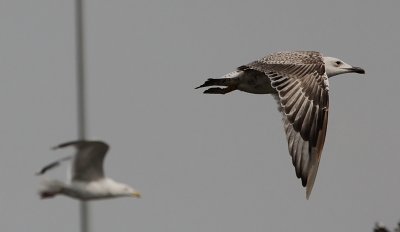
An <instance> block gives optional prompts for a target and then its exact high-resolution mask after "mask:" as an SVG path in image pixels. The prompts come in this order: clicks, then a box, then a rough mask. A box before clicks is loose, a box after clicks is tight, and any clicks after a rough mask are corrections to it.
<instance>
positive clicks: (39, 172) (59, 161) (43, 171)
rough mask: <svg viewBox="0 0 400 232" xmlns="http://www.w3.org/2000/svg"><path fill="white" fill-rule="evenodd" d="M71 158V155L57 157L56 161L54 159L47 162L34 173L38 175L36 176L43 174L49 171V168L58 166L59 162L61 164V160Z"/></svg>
mask: <svg viewBox="0 0 400 232" xmlns="http://www.w3.org/2000/svg"><path fill="white" fill-rule="evenodd" d="M72 158H73V156H66V157H63V158H61V159H58V160H56V161H54V162H51V163H49V164H47V165H46V166H44V167H43V168H42V169H40V171H38V172H37V173H36V175H38V176H40V175H43V174H45V173H46V172H47V171H49V170H51V169H53V168H55V167H58V166H60V164H61V163H62V162H64V161H67V160H70V159H72Z"/></svg>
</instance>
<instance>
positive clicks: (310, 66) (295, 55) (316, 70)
mask: <svg viewBox="0 0 400 232" xmlns="http://www.w3.org/2000/svg"><path fill="white" fill-rule="evenodd" d="M343 73H361V74H364V73H365V71H364V70H363V69H362V68H359V67H353V66H351V65H349V64H346V63H345V62H343V61H341V60H340V59H337V58H333V57H323V56H322V55H321V53H319V52H315V51H297V52H278V53H273V54H270V55H267V56H265V57H263V58H261V59H259V60H256V61H254V62H251V63H250V64H247V65H243V66H240V67H238V68H237V69H236V70H235V71H233V72H231V73H228V74H226V75H225V76H223V77H221V78H219V79H211V78H210V79H208V80H207V81H206V82H205V83H204V84H202V85H200V86H199V87H197V88H202V87H209V86H224V87H225V88H220V87H212V88H209V89H207V90H205V91H204V93H206V94H226V93H229V92H232V91H234V90H240V91H244V92H248V93H254V94H272V95H273V96H274V97H275V99H276V100H277V102H278V105H279V110H280V111H281V112H282V120H283V124H284V129H285V133H286V138H287V141H288V147H289V153H290V155H291V156H292V163H293V165H294V166H295V169H296V175H297V177H298V178H301V181H302V185H303V186H304V187H306V197H307V199H308V198H309V197H310V194H311V190H312V188H313V185H314V181H315V177H316V175H317V171H318V165H319V161H320V158H321V153H322V148H323V146H324V141H325V135H326V128H327V124H328V110H329V94H328V93H329V82H328V78H329V77H332V76H335V75H338V74H343ZM197 88H196V89H197Z"/></svg>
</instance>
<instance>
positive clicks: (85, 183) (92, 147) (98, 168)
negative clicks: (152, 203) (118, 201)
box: [37, 140, 140, 200]
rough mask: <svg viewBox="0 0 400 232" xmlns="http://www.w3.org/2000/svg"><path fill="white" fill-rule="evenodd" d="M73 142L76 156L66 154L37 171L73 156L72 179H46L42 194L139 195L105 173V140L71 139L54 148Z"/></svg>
mask: <svg viewBox="0 0 400 232" xmlns="http://www.w3.org/2000/svg"><path fill="white" fill-rule="evenodd" d="M69 146H73V147H75V148H76V149H77V152H76V154H75V155H74V156H68V157H64V158H62V159H59V160H57V161H55V162H52V163H50V164H48V165H46V166H45V167H43V168H42V169H41V170H40V172H38V173H37V174H38V175H42V174H44V173H45V172H46V171H48V170H50V169H52V168H54V167H56V166H58V165H59V164H60V163H61V162H63V161H66V160H70V159H73V161H72V162H73V163H72V173H71V174H72V179H71V181H69V183H64V182H61V181H58V180H46V181H44V182H43V186H42V188H41V189H40V190H39V194H40V196H41V198H50V197H54V196H56V195H58V194H63V195H66V196H69V197H72V198H76V199H80V200H94V199H105V198H114V197H123V196H131V197H136V198H139V197H140V193H139V192H137V191H136V190H135V189H133V188H132V187H130V186H128V185H126V184H122V183H118V182H116V181H114V180H112V179H110V178H108V177H105V176H104V170H103V162H104V157H105V156H106V153H107V151H108V149H109V146H108V145H107V144H106V143H104V142H102V141H85V140H80V141H72V142H67V143H63V144H60V145H58V146H56V147H54V148H53V149H59V148H64V147H69Z"/></svg>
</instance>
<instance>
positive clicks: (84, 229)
mask: <svg viewBox="0 0 400 232" xmlns="http://www.w3.org/2000/svg"><path fill="white" fill-rule="evenodd" d="M75 17H76V21H75V28H76V77H77V80H76V84H77V111H78V139H85V138H86V111H85V110H86V98H85V66H84V61H85V56H84V55H85V53H84V28H83V26H84V25H83V0H76V1H75ZM89 222H90V221H89V205H88V203H87V202H85V201H81V202H80V231H81V232H89V231H90V230H89V229H90V227H89Z"/></svg>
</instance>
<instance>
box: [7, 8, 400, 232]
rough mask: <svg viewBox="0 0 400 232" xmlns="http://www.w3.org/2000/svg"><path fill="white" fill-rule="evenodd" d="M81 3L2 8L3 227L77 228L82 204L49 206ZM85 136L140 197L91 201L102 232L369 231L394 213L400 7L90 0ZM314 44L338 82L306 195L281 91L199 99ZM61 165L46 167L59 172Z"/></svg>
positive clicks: (71, 125) (69, 112)
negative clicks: (336, 62)
mask: <svg viewBox="0 0 400 232" xmlns="http://www.w3.org/2000/svg"><path fill="white" fill-rule="evenodd" d="M73 2H74V1H72V0H71V1H65V0H58V1H56V0H37V1H29V0H25V1H23V0H20V1H14V0H1V1H0V30H1V32H0V75H1V85H0V107H1V122H0V129H1V132H0V140H1V143H0V144H1V146H0V151H1V155H0V183H1V186H2V187H1V188H0V230H1V231H41V232H49V231H78V229H79V220H78V219H79V213H78V212H79V211H78V202H77V201H75V200H71V199H69V198H66V197H63V196H61V197H56V198H55V199H50V200H40V199H39V198H38V196H37V192H36V191H37V187H38V185H39V183H40V178H38V177H36V176H34V172H35V171H37V170H38V169H40V168H41V167H42V165H44V164H46V163H48V162H50V161H52V160H54V159H56V158H59V157H62V156H63V155H67V154H70V153H71V152H73V150H68V149H67V150H65V151H57V152H55V151H51V150H50V149H49V148H50V147H51V146H53V145H56V144H58V143H61V142H65V141H68V140H73V139H75V138H76V136H77V130H76V104H75V103H76V97H75V94H76V89H75V40H74V39H75V37H74V5H73ZM85 2H86V12H85V14H86V35H87V37H86V45H87V47H86V49H87V50H86V52H87V57H86V58H87V83H88V120H89V122H88V135H89V137H90V138H99V139H104V140H105V141H107V142H108V143H109V144H110V145H111V150H110V152H109V156H107V159H106V163H105V164H106V167H105V169H106V172H107V174H108V175H109V176H111V177H113V178H115V179H116V180H119V181H121V182H126V183H129V184H131V185H132V186H134V187H135V188H137V189H138V190H140V191H141V192H142V195H143V198H142V199H139V200H137V199H130V198H120V199H115V200H107V201H97V202H93V203H92V204H91V212H92V214H91V216H92V229H93V230H92V231H99V232H101V231H130V232H132V231H143V232H147V231H148V232H156V231H160V232H164V231H165V232H189V231H190V232H204V231H209V232H219V231H230V232H243V231H251V232H253V231H254V232H258V231H283V232H284V231H285V232H286V231H300V232H302V231H328V232H330V231H332V232H338V231H362V232H363V231H371V230H372V227H373V225H374V223H375V221H377V220H379V221H382V222H384V223H385V224H386V225H388V227H389V228H393V227H394V226H395V224H396V223H397V221H398V220H399V219H400V173H399V164H400V156H399V151H398V145H399V142H400V141H399V139H400V132H399V131H400V126H399V112H400V111H399V109H398V107H399V99H400V93H399V91H398V89H399V87H400V78H399V74H398V68H399V59H398V57H399V54H400V46H399V41H400V32H399V22H400V14H399V9H400V2H399V1H375V0H368V1H367V0H362V1H361V0H359V1H345V0H337V1H274V2H272V1H266V0H263V1H253V0H251V1H250V0H248V1H236V0H235V1H233V0H225V1H215V0H202V1H184V0H182V1H161V0H159V1H149V0H135V1H128V0H125V1H123V0H118V1H108V0H101V1H100V0H98V1H94V0H90V1H89V0H87V1H85ZM284 50H317V51H321V52H322V53H323V54H325V55H329V56H333V57H338V58H341V59H343V60H344V61H345V62H347V63H349V64H352V65H355V66H361V67H363V68H364V69H365V70H366V72H367V73H366V75H358V74H346V75H341V76H337V77H334V78H331V79H330V90H331V92H330V107H331V108H330V116H329V125H328V133H327V138H326V143H325V148H324V152H323V155H322V160H321V163H320V167H319V172H318V176H317V179H316V183H315V185H314V190H313V193H312V194H311V197H310V200H308V201H307V200H306V198H305V190H304V189H303V188H302V187H301V182H300V180H298V179H297V178H296V176H295V171H294V168H293V166H292V164H291V159H290V156H289V153H288V150H287V143H286V140H285V136H284V132H283V126H282V123H281V120H280V114H279V113H278V112H277V110H276V108H277V106H276V103H275V101H274V100H273V98H272V97H271V96H267V95H251V94H247V93H243V92H233V93H230V94H228V95H225V96H220V95H211V96H210V95H203V94H202V91H199V90H194V87H196V86H197V85H199V84H202V83H203V82H204V80H205V79H206V78H208V77H220V76H222V75H223V74H225V73H227V72H230V71H232V70H234V69H235V68H236V67H237V66H240V65H242V64H246V63H248V62H250V61H253V60H255V59H258V58H260V57H262V56H264V55H266V54H268V53H271V52H275V51H284ZM64 171H65V167H64V168H60V169H59V170H57V171H54V172H51V173H49V175H47V176H48V177H49V178H56V177H57V178H63V177H64Z"/></svg>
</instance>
